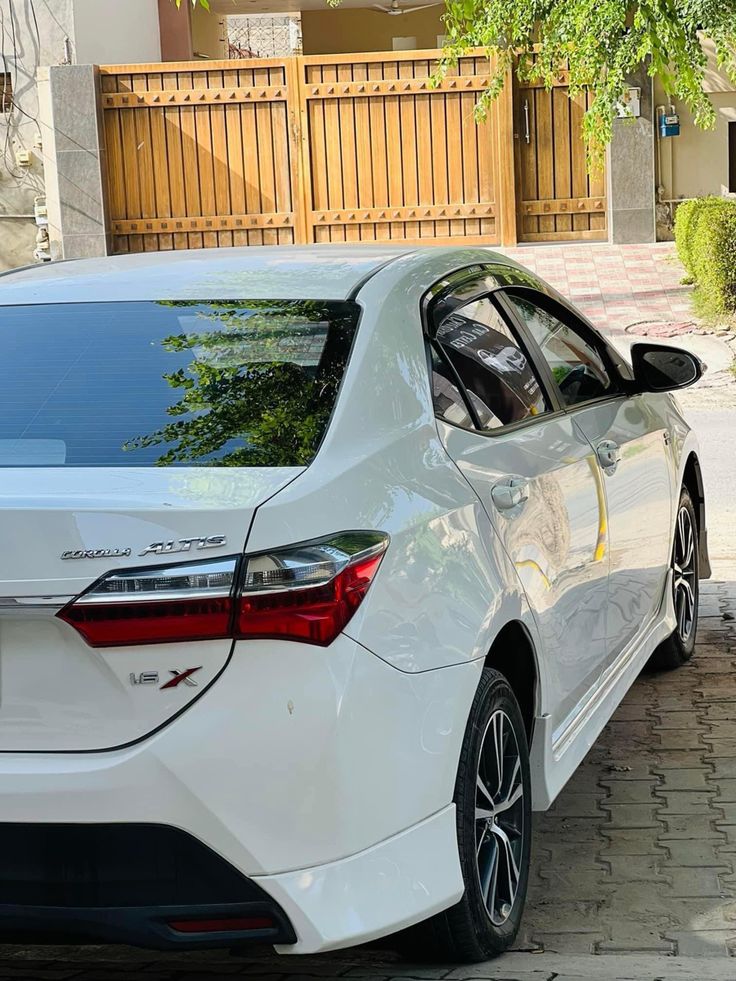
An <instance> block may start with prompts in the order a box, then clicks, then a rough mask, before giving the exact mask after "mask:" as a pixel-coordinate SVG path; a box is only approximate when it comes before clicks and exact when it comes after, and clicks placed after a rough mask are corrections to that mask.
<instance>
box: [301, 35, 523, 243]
mask: <svg viewBox="0 0 736 981" xmlns="http://www.w3.org/2000/svg"><path fill="white" fill-rule="evenodd" d="M438 55H439V52H427V51H419V52H402V53H401V55H397V54H396V53H394V52H391V53H389V52H381V53H380V54H362V55H340V56H335V57H323V56H318V57H309V58H303V59H301V60H300V71H301V72H302V73H303V74H302V78H301V81H302V85H303V93H304V95H303V110H302V111H303V115H304V119H303V126H302V132H303V134H304V138H305V142H306V152H305V170H306V172H307V188H308V192H309V193H308V198H309V201H310V205H309V210H308V212H307V230H308V237H309V239H310V241H316V242H345V241H347V242H358V241H361V242H365V241H369V242H373V241H376V240H386V239H392V240H397V241H401V242H411V243H416V242H422V243H427V242H432V243H444V242H457V241H458V240H460V239H462V240H464V241H465V242H468V243H470V242H483V243H485V244H492V243H498V242H500V241H501V238H502V234H501V226H502V222H503V215H502V210H503V206H504V203H505V202H504V200H503V196H502V194H501V193H500V189H501V176H500V170H501V168H502V167H511V166H512V160H513V158H512V156H511V145H510V141H509V136H510V133H509V129H510V117H509V120H508V124H509V125H508V126H507V127H506V130H505V132H504V137H505V139H504V140H503V141H502V140H501V132H502V131H503V129H504V124H505V122H506V119H505V115H504V114H505V112H506V108H507V107H506V105H505V104H504V103H503V101H502V103H501V105H500V106H499V105H496V106H494V107H493V109H492V111H491V112H490V113H489V114H488V118H487V120H486V121H485V122H483V123H482V124H480V125H478V124H476V122H475V120H474V117H473V108H474V106H475V103H476V101H477V98H478V95H479V92H480V91H481V90H482V89H484V88H485V87H486V86H487V84H488V75H489V62H488V59H487V57H485V58H484V57H481V56H478V57H475V56H471V57H465V58H462V59H461V60H460V63H459V65H458V67H457V69H456V70H454V71H453V72H452V74H451V75H450V76H448V77H447V78H446V79H445V80H444V81H443V82H442V84H441V85H439V86H437V87H433V86H432V75H433V73H434V71H435V69H436V67H437V56H438ZM510 108H511V107H510V104H509V106H508V110H509V112H510ZM507 155H508V159H506V156H507ZM506 203H507V202H506ZM510 220H511V221H512V222H513V221H514V215H513V203H512V204H511V218H510Z"/></svg>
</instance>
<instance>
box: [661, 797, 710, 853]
mask: <svg viewBox="0 0 736 981" xmlns="http://www.w3.org/2000/svg"><path fill="white" fill-rule="evenodd" d="M721 806H723V805H721ZM717 819H718V814H717V813H713V814H670V815H668V816H667V817H666V818H663V819H662V821H663V823H664V831H662V832H661V834H660V836H659V840H660V841H661V842H662V843H663V844H666V843H667V840H668V839H669V838H696V839H699V840H701V841H705V840H709V841H710V840H714V841H723V834H722V831H721V830H720V829H716V826H715V822H716V820H717Z"/></svg>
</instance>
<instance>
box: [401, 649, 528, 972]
mask: <svg viewBox="0 0 736 981" xmlns="http://www.w3.org/2000/svg"><path fill="white" fill-rule="evenodd" d="M499 745H500V746H501V747H503V756H502V757H501V760H502V763H501V768H500V769H501V779H500V781H499V779H498V773H499V764H498V759H499V757H498V755H497V753H496V749H497V747H498V746H499ZM481 784H482V789H481ZM486 788H487V789H486ZM514 798H515V800H514ZM512 800H513V802H512V803H510V804H509V801H512ZM500 807H502V808H503V809H499V808H500ZM455 808H456V818H457V839H458V848H459V853H460V866H461V869H462V874H463V880H464V882H465V893H464V895H463V898H462V899H461V900H460V902H459V903H457V904H456V905H455V906H453V907H452V908H451V909H449V910H446V911H445V912H443V913H440V914H438V915H436V916H434V917H432V918H431V919H430V920H427V921H426V922H425V923H423V924H420V925H419V928H414V930H413V931H412V934H411V935H412V943H411V949H412V953H414V954H415V955H416V954H417V953H419V952H420V951H421V956H422V958H423V959H424V958H427V957H430V958H432V959H437V960H441V961H445V962H448V963H449V962H464V963H472V962H475V961H484V960H488V958H491V957H496V956H497V955H498V954H501V953H503V952H504V951H505V950H508V948H509V947H510V946H511V944H512V943H513V942H514V939H515V937H516V934H517V932H518V930H519V925H520V923H521V915H522V912H523V909H524V901H525V899H526V889H527V883H528V881H529V857H530V851H531V784H530V775H529V751H528V748H527V737H526V730H525V727H524V720H523V719H522V716H521V711H520V709H519V704H518V702H517V701H516V697H515V696H514V693H513V691H512V690H511V687H510V686H509V684H508V682H507V681H506V679H505V678H504V676H503V675H502V674H499V672H498V671H494V670H492V669H490V668H485V669H484V670H483V674H482V676H481V680H480V684H479V685H478V689H477V691H476V694H475V698H474V700H473V705H472V707H471V710H470V716H469V718H468V724H467V727H466V730H465V737H464V739H463V746H462V751H461V754H460V764H459V767H458V774H457V782H456V785H455ZM479 812H480V816H479ZM483 812H485V813H483ZM494 856H495V857H494ZM514 865H515V869H514ZM494 869H495V876H494ZM517 873H518V874H517ZM494 885H495V892H494V891H493V889H492V887H493V886H494Z"/></svg>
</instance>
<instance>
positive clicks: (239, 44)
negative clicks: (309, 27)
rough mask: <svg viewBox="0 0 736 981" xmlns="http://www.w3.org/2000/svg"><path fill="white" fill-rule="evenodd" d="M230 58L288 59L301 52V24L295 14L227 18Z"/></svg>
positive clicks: (245, 15)
mask: <svg viewBox="0 0 736 981" xmlns="http://www.w3.org/2000/svg"><path fill="white" fill-rule="evenodd" d="M227 41H228V52H229V57H230V58H288V57H290V56H292V55H299V54H301V52H302V32H301V20H300V18H299V15H298V14H297V15H295V14H275V15H274V16H268V15H266V16H264V15H258V14H251V15H247V14H244V15H239V16H238V15H235V16H231V17H228V18H227Z"/></svg>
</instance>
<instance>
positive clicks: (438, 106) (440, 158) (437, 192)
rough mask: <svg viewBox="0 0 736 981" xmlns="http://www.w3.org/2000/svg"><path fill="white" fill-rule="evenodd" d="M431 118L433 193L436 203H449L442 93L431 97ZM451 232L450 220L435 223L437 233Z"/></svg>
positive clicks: (443, 234)
mask: <svg viewBox="0 0 736 981" xmlns="http://www.w3.org/2000/svg"><path fill="white" fill-rule="evenodd" d="M429 118H430V121H431V124H432V138H431V147H432V193H433V201H434V202H435V203H436V204H447V203H448V201H449V193H448V182H447V115H446V112H445V96H444V94H442V93H436V94H435V93H432V95H430V97H429ZM449 234H450V223H449V221H438V222H437V223H436V225H435V235H437V236H438V237H439V236H447V235H449Z"/></svg>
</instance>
